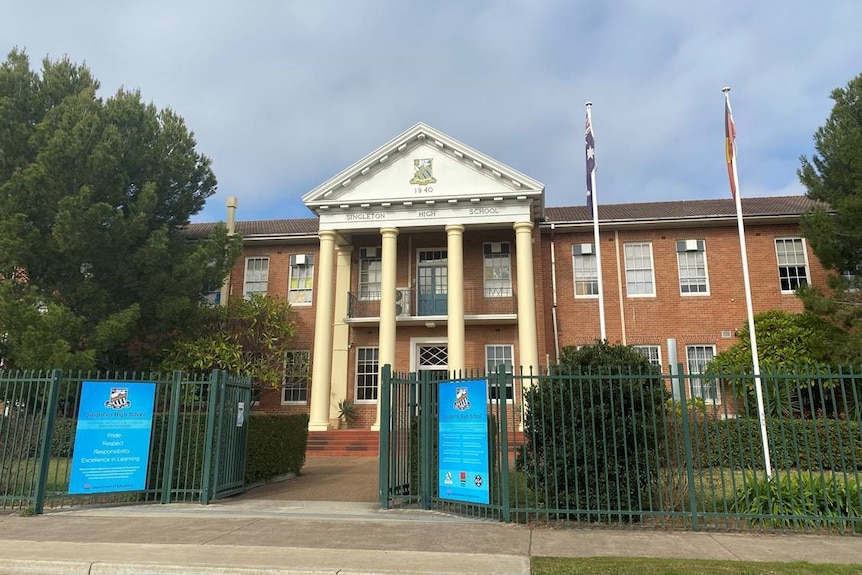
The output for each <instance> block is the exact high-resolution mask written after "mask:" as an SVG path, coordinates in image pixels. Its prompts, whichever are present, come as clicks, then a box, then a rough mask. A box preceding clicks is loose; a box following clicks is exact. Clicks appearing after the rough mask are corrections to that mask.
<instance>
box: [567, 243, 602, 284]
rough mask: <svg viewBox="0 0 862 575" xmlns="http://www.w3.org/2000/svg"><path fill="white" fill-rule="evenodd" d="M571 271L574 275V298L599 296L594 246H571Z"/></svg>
mask: <svg viewBox="0 0 862 575" xmlns="http://www.w3.org/2000/svg"><path fill="white" fill-rule="evenodd" d="M572 269H573V270H574V274H575V297H595V296H598V295H599V269H598V266H597V261H596V250H595V244H574V245H573V246H572Z"/></svg>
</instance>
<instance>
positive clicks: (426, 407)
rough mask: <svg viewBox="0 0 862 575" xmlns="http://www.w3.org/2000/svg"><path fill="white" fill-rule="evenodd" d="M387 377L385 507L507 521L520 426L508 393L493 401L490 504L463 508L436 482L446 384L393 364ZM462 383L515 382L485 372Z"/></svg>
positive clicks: (429, 374)
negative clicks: (513, 436) (441, 389)
mask: <svg viewBox="0 0 862 575" xmlns="http://www.w3.org/2000/svg"><path fill="white" fill-rule="evenodd" d="M382 375H383V377H382V381H383V383H382V385H381V422H388V425H385V424H384V425H381V430H380V485H379V494H380V505H381V507H382V508H383V509H389V508H393V507H419V508H421V509H434V510H438V511H444V512H454V513H458V514H460V515H466V516H471V517H481V518H495V519H502V520H505V521H508V520H509V509H510V507H509V501H508V491H509V465H510V463H511V461H510V460H509V455H511V453H512V451H511V449H510V448H509V445H510V431H509V430H512V429H515V428H516V427H517V422H516V421H515V416H516V414H515V412H514V411H513V410H512V409H511V408H510V407H507V403H506V400H505V394H496V397H490V398H489V400H488V401H489V403H488V439H489V445H488V455H489V458H490V462H489V469H490V472H491V478H490V481H491V483H490V500H491V502H490V504H488V505H483V504H474V503H463V502H457V501H451V500H448V499H445V498H443V497H441V496H440V493H439V486H438V482H437V476H438V469H439V464H438V461H437V443H438V439H437V437H438V432H439V428H438V413H439V404H438V398H439V393H438V386H439V385H440V383H442V382H443V380H441V378H440V377H439V375H438V374H436V373H434V372H427V371H423V372H419V373H418V374H417V373H409V374H408V373H393V372H392V370H391V368H390V366H389V365H386V366H384V367H383V371H382ZM444 379H445V378H444ZM458 379H464V380H468V379H469V380H475V379H482V380H488V381H489V382H490V385H491V387H497V389H505V386H506V384H507V383H509V384H511V380H512V378H511V376H510V375H507V374H505V373H500V374H491V375H488V374H486V373H484V372H480V371H476V372H472V373H468V374H467V375H464V376H463V377H460V378H458ZM501 398H502V400H501Z"/></svg>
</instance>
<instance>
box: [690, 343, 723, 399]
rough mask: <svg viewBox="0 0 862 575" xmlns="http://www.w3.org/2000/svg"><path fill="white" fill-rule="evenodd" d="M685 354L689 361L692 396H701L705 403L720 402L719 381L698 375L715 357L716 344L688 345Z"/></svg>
mask: <svg viewBox="0 0 862 575" xmlns="http://www.w3.org/2000/svg"><path fill="white" fill-rule="evenodd" d="M685 355H686V359H687V361H688V373H689V375H690V378H691V395H692V397H699V398H701V399H702V400H703V401H704V403H720V402H721V397H720V396H719V390H718V382H717V381H716V380H715V379H714V378H712V377H698V375H697V374H700V373H703V372H704V370H705V369H706V365H707V364H708V363H709V362H710V361H712V359H713V358H714V357H715V346H714V345H687V346H685Z"/></svg>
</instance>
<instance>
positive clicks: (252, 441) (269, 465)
mask: <svg viewBox="0 0 862 575" xmlns="http://www.w3.org/2000/svg"><path fill="white" fill-rule="evenodd" d="M307 445H308V414H298V415H270V414H266V415H265V414H254V415H252V416H251V417H250V418H249V420H248V454H247V458H246V467H245V480H246V482H247V483H253V482H256V481H266V480H268V479H272V478H273V477H277V476H279V475H284V474H286V473H291V472H292V473H297V474H298V473H299V472H300V470H301V469H302V466H303V465H304V464H305V450H306V447H307Z"/></svg>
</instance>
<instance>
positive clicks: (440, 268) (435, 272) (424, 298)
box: [416, 250, 449, 315]
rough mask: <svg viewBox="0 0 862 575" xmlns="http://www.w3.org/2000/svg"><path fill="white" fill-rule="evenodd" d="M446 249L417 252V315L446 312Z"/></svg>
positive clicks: (447, 287)
mask: <svg viewBox="0 0 862 575" xmlns="http://www.w3.org/2000/svg"><path fill="white" fill-rule="evenodd" d="M447 258H448V255H447V252H446V250H422V251H420V252H419V269H418V273H417V275H418V288H419V289H418V290H417V302H416V303H417V306H418V313H417V315H446V314H447V313H448V309H449V308H448V300H447V298H448V293H449V268H448V267H447Z"/></svg>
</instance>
